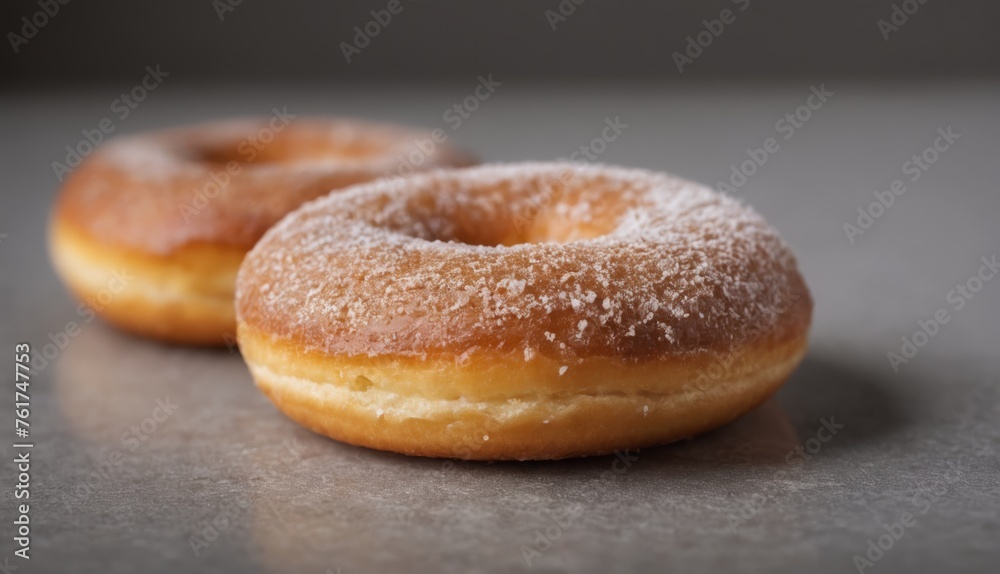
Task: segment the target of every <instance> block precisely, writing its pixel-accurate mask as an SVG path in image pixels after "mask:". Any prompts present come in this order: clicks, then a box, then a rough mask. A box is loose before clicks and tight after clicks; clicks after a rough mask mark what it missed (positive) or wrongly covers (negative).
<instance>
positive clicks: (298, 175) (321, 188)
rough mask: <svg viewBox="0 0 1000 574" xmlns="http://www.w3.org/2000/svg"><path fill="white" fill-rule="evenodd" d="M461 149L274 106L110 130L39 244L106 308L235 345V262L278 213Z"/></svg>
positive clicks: (130, 327) (172, 335) (135, 325)
mask: <svg viewBox="0 0 1000 574" xmlns="http://www.w3.org/2000/svg"><path fill="white" fill-rule="evenodd" d="M470 163H471V160H470V159H469V158H468V157H467V156H465V155H463V154H461V153H459V152H457V151H455V150H453V149H451V148H450V147H448V146H447V145H444V142H442V141H441V139H440V138H437V139H432V137H431V134H429V133H424V132H422V131H417V130H412V129H407V128H400V127H395V126H388V125H380V124H372V123H364V122H360V121H355V120H346V119H333V118H302V119H299V118H291V117H288V116H285V115H282V114H276V115H275V116H273V117H271V118H261V119H244V120H229V121H223V122H215V123H208V124H203V125H197V126H191V127H185V128H177V129H172V130H166V131H162V132H156V133H148V134H140V135H134V136H126V137H119V138H115V139H113V140H111V141H110V142H108V143H107V144H106V145H104V146H102V147H100V148H99V149H98V150H96V151H95V152H94V153H93V154H91V155H90V156H89V157H88V158H87V159H86V160H85V161H84V162H83V163H82V164H81V165H80V166H79V167H77V168H76V170H75V171H73V172H72V173H71V174H70V176H69V177H68V178H67V179H66V181H65V182H64V185H63V186H62V189H61V190H60V193H59V195H58V198H57V200H56V202H55V205H54V209H53V212H52V216H51V220H50V225H49V250H50V254H51V258H52V260H53V264H54V267H55V269H56V272H57V274H58V275H59V276H60V277H61V278H62V280H63V282H64V283H65V284H66V285H67V286H68V288H69V290H70V291H71V292H72V293H73V294H74V295H75V296H76V297H77V298H78V299H79V300H80V301H82V302H84V303H85V304H87V305H88V306H89V307H90V308H91V309H92V310H93V311H94V312H95V313H97V314H99V315H100V316H101V317H102V318H104V319H105V320H107V321H108V322H110V323H112V324H114V325H116V326H118V327H121V328H123V329H125V330H127V331H131V332H132V333H135V334H139V335H143V336H146V337H151V338H154V339H160V340H162V341H167V342H172V343H180V344H192V345H219V344H224V343H225V344H229V345H235V330H236V319H235V312H234V309H233V298H234V291H235V280H236V272H237V270H238V269H239V265H240V262H241V261H242V260H243V256H244V255H245V254H246V252H247V251H249V250H250V248H251V247H253V245H254V243H256V241H257V240H258V239H260V237H261V235H263V234H264V232H265V231H266V230H267V229H268V228H269V227H271V226H272V225H274V224H275V223H276V222H277V221H278V220H280V219H281V218H282V217H283V216H284V215H285V214H287V213H288V212H290V211H292V210H293V209H295V208H296V207H298V206H299V205H300V204H302V203H303V202H305V201H307V200H310V199H313V198H316V197H319V196H320V195H323V194H326V193H329V192H330V191H331V190H334V189H339V188H343V187H346V186H350V185H352V184H356V183H360V182H366V181H370V180H373V179H376V178H380V177H381V178H385V179H387V180H389V181H393V182H395V181H397V180H399V179H401V178H400V177H398V176H399V175H401V174H406V173H407V172H409V171H415V170H425V169H429V168H434V167H444V166H463V165H469V164H470Z"/></svg>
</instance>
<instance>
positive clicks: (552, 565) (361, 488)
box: [0, 78, 1000, 574]
mask: <svg viewBox="0 0 1000 574" xmlns="http://www.w3.org/2000/svg"><path fill="white" fill-rule="evenodd" d="M137 79H138V78H137ZM171 80H172V78H171V79H167V80H166V81H165V83H164V84H163V85H162V86H161V87H159V88H157V89H156V90H154V91H153V92H151V93H149V95H148V97H147V98H146V100H145V101H143V102H142V103H141V104H140V105H139V106H137V108H136V109H135V110H132V111H131V113H130V114H129V116H128V117H126V118H120V117H119V114H118V113H116V112H114V111H113V108H112V106H113V101H114V100H115V98H117V97H118V96H119V94H120V93H121V92H123V91H126V90H129V89H131V86H104V87H99V88H94V89H92V90H88V91H86V92H83V93H74V94H70V93H66V92H60V91H50V92H31V93H16V92H6V93H0V125H2V126H3V127H4V137H3V138H0V171H2V174H3V189H2V194H3V199H2V209H0V234H3V235H0V269H2V273H0V297H2V298H0V301H2V311H3V322H2V327H0V328H2V333H0V335H2V337H0V339H2V348H3V349H4V350H3V353H4V356H6V357H7V359H5V362H4V365H5V367H4V373H5V374H4V375H3V381H4V384H5V386H6V387H7V388H8V389H10V388H11V386H12V384H13V381H12V375H11V372H12V364H11V363H12V362H13V359H12V357H11V356H12V355H13V345H14V343H15V342H20V341H29V342H31V343H32V344H33V345H34V346H35V347H36V348H38V349H41V348H42V347H43V346H44V345H45V344H46V343H49V342H50V341H52V340H61V341H62V343H63V347H64V348H62V349H61V350H59V351H58V352H55V353H54V357H53V358H52V359H51V360H48V361H44V362H39V364H38V365H37V366H38V367H39V368H38V369H37V372H36V373H35V374H34V376H33V382H32V385H31V396H32V405H33V406H32V409H33V410H32V414H31V433H32V434H31V439H32V441H33V443H34V447H33V449H32V450H31V460H32V463H33V464H32V466H31V489H32V490H31V503H32V504H31V513H30V517H31V533H32V543H31V556H32V558H31V560H30V561H25V560H22V559H20V558H15V557H14V556H13V554H12V553H13V551H14V546H13V540H12V537H13V527H12V526H11V521H12V519H13V516H14V514H15V512H14V503H15V502H20V501H15V499H14V496H13V490H14V483H15V480H16V475H17V472H16V470H15V469H16V465H15V463H14V462H13V456H14V454H13V449H12V448H11V444H12V440H13V429H12V427H13V426H14V422H13V410H14V409H13V404H8V405H7V406H5V407H3V408H0V428H4V429H8V430H6V431H4V432H5V433H8V432H9V433H10V434H9V435H7V436H8V437H9V439H5V440H4V441H3V443H4V447H3V448H4V454H3V461H4V463H3V473H2V475H0V476H2V477H3V481H4V483H5V484H4V485H3V486H2V488H0V491H2V495H0V496H2V499H3V501H4V504H3V516H2V518H3V520H2V523H3V524H5V525H6V526H0V531H2V535H0V541H2V542H0V551H2V554H0V565H2V564H3V557H7V558H8V560H9V563H10V564H12V565H15V566H18V567H19V569H18V572H19V573H26V572H55V571H68V570H70V569H72V570H73V571H78V572H135V571H141V572H150V573H151V572H237V571H238V572H313V573H316V574H323V573H324V572H340V573H344V574H348V573H353V572H379V571H416V572H434V571H446V572H470V571H484V572H485V571H489V572H519V571H525V570H534V571H538V572H555V571H575V572H626V571H670V572H672V571H684V572H720V571H747V572H751V571H774V572H813V573H816V574H819V573H826V572H845V573H846V572H857V571H858V568H857V566H856V563H855V556H859V557H861V558H864V559H866V560H871V562H872V564H871V565H870V566H868V567H866V568H864V571H866V572H880V573H889V572H986V571H996V570H995V569H996V564H997V563H998V562H1000V463H998V458H997V456H998V452H997V451H998V448H1000V356H998V355H1000V354H998V352H997V351H998V341H1000V336H998V335H1000V304H998V303H1000V278H998V279H996V280H993V281H985V282H982V283H981V285H979V286H980V289H979V291H978V292H976V293H971V292H970V295H972V298H971V299H965V300H964V303H962V304H961V307H959V304H958V303H957V299H956V297H959V296H958V295H956V294H955V293H951V292H952V290H954V289H956V286H958V285H960V284H963V285H964V284H967V283H969V280H970V278H972V277H973V276H974V275H975V274H976V273H977V271H978V270H979V268H980V265H981V262H980V260H981V258H982V257H987V258H989V257H991V256H993V255H1000V224H998V222H997V217H998V215H1000V191H998V185H997V168H998V161H997V160H998V152H1000V108H998V105H1000V85H998V84H953V85H949V86H947V87H946V86H941V85H903V86H872V85H857V84H844V85H836V84H835V83H833V82H826V83H825V89H826V90H827V91H832V92H833V95H832V96H828V97H827V98H826V99H827V101H826V102H825V103H822V105H820V106H818V109H816V110H810V111H809V114H808V115H809V116H810V117H809V119H808V120H806V121H805V122H801V123H799V126H800V127H797V128H795V129H794V130H793V131H792V133H791V134H789V128H788V127H787V126H788V125H790V124H788V123H785V124H781V123H778V122H779V121H780V120H782V118H784V116H785V114H787V113H792V114H794V113H796V110H797V108H799V106H802V105H808V102H809V100H808V97H809V95H810V85H809V84H802V85H798V84H786V85H780V86H771V87H767V86H744V85H733V86H728V85H717V86H704V87H701V88H687V89H684V90H675V89H668V88H659V87H656V86H626V87H622V88H620V89H612V88H610V87H602V88H589V87H586V86H565V85H564V86H530V85H529V86H517V85H513V84H510V85H508V84H507V83H506V82H503V79H502V78H497V80H498V81H501V86H500V87H499V88H498V89H497V90H496V92H495V93H494V94H493V95H492V96H491V97H490V98H489V99H488V100H485V101H482V102H481V103H480V104H479V107H478V109H477V110H476V111H475V112H473V113H471V114H470V116H469V117H468V118H467V119H465V120H464V121H463V122H462V125H461V126H458V127H454V125H453V123H449V122H448V121H446V119H445V118H444V113H445V111H446V110H447V109H448V108H450V107H451V106H452V104H454V103H455V102H459V101H461V100H462V99H463V98H465V97H466V96H468V95H470V94H471V93H472V91H473V89H474V88H475V84H476V82H475V80H474V79H471V78H470V81H469V83H468V85H463V84H455V85H448V86H439V87H436V88H433V89H432V88H426V89H415V88H391V87H386V88H383V89H378V90H367V91H365V90H360V89H358V90H354V89H327V88H322V87H315V86H314V87H284V88H282V87H277V86H271V87H266V88H263V87H242V88H237V87H232V88H215V89H194V88H193V87H191V86H185V85H182V79H177V83H176V85H175V84H173V83H171ZM821 83H822V82H817V83H816V84H815V86H817V87H819V86H820V84H821ZM812 102H813V103H814V104H816V103H817V102H818V100H817V99H815V98H814V99H813V100H812ZM275 106H277V107H279V108H280V107H287V109H288V111H289V112H292V113H298V114H309V113H338V114H350V115H359V116H367V117H375V118H381V119H385V120H390V121H401V122H407V123H415V124H421V125H426V126H428V127H442V128H443V129H445V130H446V132H447V134H448V135H449V138H451V139H453V141H455V142H456V143H459V144H461V145H464V146H466V147H468V148H470V149H473V150H475V151H476V152H478V153H479V154H480V155H481V157H483V158H484V159H489V160H496V161H515V160H527V159H556V158H560V157H567V156H569V155H570V154H571V153H572V152H573V151H574V150H576V149H578V148H579V147H580V146H581V145H585V144H587V143H588V142H590V140H591V139H593V138H595V137H599V136H600V132H601V129H602V127H603V125H604V122H605V118H615V117H620V120H621V121H622V122H625V123H627V124H628V126H629V127H628V128H627V129H626V130H625V131H624V133H623V134H622V135H621V137H620V138H619V139H618V140H616V141H615V142H612V143H610V144H608V146H607V150H606V151H605V152H604V153H602V154H601V155H600V158H599V160H600V161H602V162H607V163H619V164H624V165H632V166H640V167H646V168H652V169H659V170H665V171H671V172H673V173H676V174H678V175H681V176H684V177H687V178H690V179H694V180H699V181H703V182H706V183H709V184H715V182H716V181H718V180H721V179H724V178H728V177H729V175H730V173H731V169H730V166H731V165H739V164H740V163H742V162H743V161H744V160H746V159H748V157H749V156H747V151H746V150H747V149H748V148H757V147H760V146H762V145H763V142H764V141H765V140H766V139H767V138H769V137H775V138H776V141H777V143H778V144H779V149H778V150H777V151H776V152H774V153H773V154H770V155H769V157H768V158H767V161H766V162H765V163H764V165H763V166H761V167H760V168H758V169H756V173H754V174H753V175H751V176H749V177H748V178H747V181H746V183H745V185H742V186H741V187H740V188H739V189H738V190H736V195H739V196H741V197H743V198H745V199H746V200H747V201H748V202H749V203H751V204H752V205H753V206H754V207H755V208H757V209H758V210H759V211H760V212H761V213H762V214H764V215H765V217H767V218H768V219H769V221H771V222H772V223H773V224H774V225H775V226H776V227H777V228H779V229H780V230H781V232H782V233H783V235H784V236H785V237H786V239H787V240H788V241H789V243H791V245H792V247H793V248H794V249H795V251H796V253H797V255H798V257H799V261H800V265H801V267H802V269H803V271H804V273H805V276H806V278H807V280H808V282H809V285H810V287H811V289H812V291H813V294H814V297H815V300H816V311H815V316H814V325H813V329H812V334H811V335H812V337H811V340H812V344H811V348H810V352H809V355H808V357H807V358H806V360H805V362H804V363H803V364H802V366H801V367H800V368H799V369H798V371H797V372H796V373H795V374H794V375H793V376H792V378H791V380H789V382H788V384H787V385H786V386H785V387H784V388H783V389H782V390H781V391H780V392H779V393H778V395H777V396H776V397H775V398H773V399H771V400H770V401H768V402H767V403H766V404H765V405H763V406H762V407H760V408H758V409H757V410H755V411H754V412H752V413H751V414H749V415H747V416H746V417H744V418H742V419H741V420H739V421H737V422H735V423H733V424H731V425H729V426H727V427H724V428H722V429H719V430H717V431H714V432H711V433H709V434H706V435H704V436H701V437H698V438H695V439H692V440H688V441H684V442H681V443H678V444H674V445H670V446H666V447H661V448H654V449H643V450H642V451H641V452H636V453H628V455H627V456H626V455H623V456H622V457H614V456H608V457H597V458H587V459H578V460H569V461H562V462H550V463H542V462H529V463H500V464H483V463H466V462H460V461H442V460H433V459H420V458H407V457H403V456H397V455H394V454H390V453H383V452H376V451H371V450H366V449H361V448H355V447H351V446H347V445H343V444H338V443H336V442H333V441H331V440H328V439H325V438H323V437H319V436H316V435H313V434H311V433H309V432H308V431H305V430H304V429H302V428H300V427H298V426H297V425H296V424H294V423H292V422H291V421H290V420H288V419H286V418H284V417H283V416H282V415H281V414H280V413H279V412H278V411H277V410H276V409H275V408H273V407H272V406H271V405H270V404H269V403H268V401H267V400H266V399H265V398H264V397H263V396H262V395H261V394H260V393H259V392H258V391H257V390H256V389H255V388H254V386H253V383H252V381H251V379H250V376H249V374H248V373H247V370H246V368H245V367H244V366H243V364H242V362H241V360H240V357H239V355H238V354H237V353H234V352H227V351H225V350H221V351H206V350H192V349H186V348H180V347H170V346H164V345H160V344H156V343H152V342H148V341H143V340H139V339H135V338H132V337H129V336H127V335H123V334H121V333H118V332H116V331H115V330H113V329H112V328H110V327H107V326H105V325H104V324H101V323H100V321H92V322H86V321H85V318H83V317H81V315H80V314H79V313H78V310H77V307H76V303H75V302H73V301H72V300H71V299H70V298H69V297H68V296H67V294H66V292H65V291H64V290H63V288H62V287H61V286H60V284H59V283H58V281H57V280H56V278H55V276H54V274H53V272H52V270H51V268H50V267H49V264H48V261H47V258H46V255H45V250H44V228H45V222H46V212H47V210H48V207H49V205H50V203H51V200H52V198H53V196H54V194H55V190H56V188H57V186H58V182H57V179H56V176H55V174H54V171H53V168H52V162H53V161H62V160H64V158H65V156H66V153H67V152H66V149H65V147H66V146H67V145H71V146H75V145H76V144H77V142H78V141H80V140H81V138H82V135H81V130H84V129H89V128H93V127H95V126H97V125H98V124H99V122H100V121H101V119H102V118H105V117H107V118H110V119H111V121H112V124H113V125H114V126H115V132H116V133H127V132H136V131H141V130H145V129H152V128H157V127H162V126H168V125H173V124H178V123H189V122H194V121H200V120H203V119H208V118H214V117H220V116H232V115H242V114H263V115H266V114H268V113H269V111H270V110H271V108H273V107H275ZM804 115H805V112H804V111H801V110H800V117H802V116H804ZM948 126H951V128H952V130H953V131H954V132H955V133H957V134H960V137H959V138H958V139H957V140H955V141H954V142H953V143H951V144H947V145H948V149H947V150H946V151H940V152H937V154H936V155H938V157H937V158H935V159H936V161H935V162H934V163H933V164H930V165H928V166H927V167H928V169H927V170H926V171H924V170H921V172H920V178H919V179H918V180H917V181H916V182H910V181H909V178H910V173H909V172H906V171H904V170H906V169H907V166H906V165H905V164H906V162H908V161H910V158H911V157H912V156H913V155H914V154H922V153H923V152H924V150H925V149H927V148H928V147H929V146H933V145H934V142H935V138H936V137H937V130H938V129H939V128H942V129H947V128H948ZM785 135H790V137H788V139H785ZM938 144H939V148H940V147H945V145H946V144H945V143H944V141H943V140H939V141H938ZM934 155H935V154H928V157H933V156H934ZM894 179H905V180H907V181H906V185H907V192H906V193H904V194H903V195H900V196H898V197H896V198H895V201H894V202H893V204H892V205H891V206H889V207H888V208H887V209H885V210H884V213H880V214H879V216H878V217H876V218H874V219H873V222H872V225H871V226H870V227H869V228H868V229H867V230H865V231H864V233H863V234H862V235H860V236H856V237H854V242H853V243H851V242H850V241H849V240H848V237H847V234H846V233H845V231H844V227H843V226H844V224H845V223H848V222H855V224H856V220H857V218H858V216H859V214H858V208H859V207H861V208H865V209H868V206H869V205H870V204H871V203H872V202H873V201H875V198H874V196H873V192H875V191H877V190H883V191H884V190H888V189H890V186H891V184H892V182H893V180H894ZM875 211H878V210H877V209H876V210H875ZM971 283H972V284H971V285H970V287H976V286H977V282H976V281H972V282H971ZM963 299H964V298H963ZM939 309H945V312H946V314H947V317H948V322H947V323H945V324H943V325H941V326H940V328H939V329H937V330H936V331H935V332H934V334H933V336H930V337H927V338H926V339H927V340H926V344H924V345H923V346H921V347H920V348H919V349H917V352H916V354H915V355H914V356H913V357H912V358H909V359H908V360H907V362H906V363H904V364H900V365H897V366H898V372H896V371H895V370H894V369H893V367H892V366H891V365H890V361H889V359H888V358H887V354H888V353H889V352H892V351H895V352H897V353H898V352H900V347H901V346H902V345H903V343H902V341H901V338H902V337H904V336H906V337H910V338H912V337H913V334H914V332H916V331H917V330H919V329H920V324H919V323H918V321H926V320H928V319H931V318H933V317H934V314H935V312H936V311H937V310H939ZM71 321H72V322H76V323H79V324H80V329H79V332H76V331H75V330H74V331H73V333H74V334H73V335H72V336H68V337H63V336H61V335H60V333H66V332H67V329H66V327H67V325H68V324H69V322H71ZM931 330H932V331H933V330H934V329H933V328H931ZM918 339H920V340H921V341H923V337H919V336H918ZM53 349H54V347H53ZM12 394H13V393H8V399H10V400H11V402H13V401H12V397H11V395H12ZM158 401H159V402H158ZM164 406H166V408H167V409H166V410H163V409H164ZM157 409H159V410H157ZM167 411H169V412H170V414H169V415H166V416H165V413H166V412H167ZM154 415H155V416H156V417H158V418H159V419H160V420H159V421H154V420H153V418H152V417H153V416H154ZM145 419H148V420H145ZM841 425H842V426H841ZM824 427H836V428H837V432H836V434H832V435H831V434H828V433H827V432H826V431H821V430H820V429H822V428H824ZM821 439H826V440H825V441H824V440H821ZM904 523H905V524H904ZM885 525H888V527H887V526H885ZM887 528H888V530H887ZM888 531H893V532H895V534H896V537H893V535H892V534H887V532H888ZM880 537H881V539H880ZM870 541H871V543H872V544H875V545H878V544H879V543H881V544H882V545H883V546H884V547H886V548H887V549H879V550H877V551H876V550H872V549H871V547H870ZM869 552H871V555H870V556H869V555H868V553H869Z"/></svg>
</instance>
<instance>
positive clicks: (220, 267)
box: [49, 219, 244, 345]
mask: <svg viewBox="0 0 1000 574" xmlns="http://www.w3.org/2000/svg"><path fill="white" fill-rule="evenodd" d="M49 249H50V253H51V257H52V261H53V264H54V265H55V268H56V271H57V272H58V274H59V276H60V277H61V278H62V279H63V281H64V282H65V283H66V285H67V286H68V287H69V289H70V291H71V292H72V293H73V294H74V295H75V296H76V298H77V299H78V300H79V301H81V302H82V303H84V304H86V305H87V306H89V307H90V308H91V309H93V310H94V312H95V313H96V314H97V315H98V316H100V317H101V318H103V319H105V320H106V321H108V322H109V323H112V324H114V325H116V326H117V327H119V328H121V329H124V330H126V331H129V332H132V333H135V334H137V335H142V336H145V337H150V338H153V339H158V340H161V341H166V342H170V343H181V344H190V345H223V344H233V343H234V342H235V333H236V329H235V327H236V320H235V314H234V311H233V289H234V284H235V278H236V272H237V270H238V269H239V265H240V261H242V259H243V255H244V253H243V250H242V249H239V248H234V247H229V246H220V245H209V244H189V245H186V246H184V247H183V248H181V249H177V250H175V251H173V252H172V253H170V254H168V255H159V254H149V253H144V252H141V251H137V250H134V249H127V248H122V247H117V246H109V245H107V244H105V243H102V242H100V241H98V240H96V239H94V238H93V237H90V236H89V235H88V234H87V233H86V232H83V231H81V230H79V229H77V228H75V227H74V226H73V224H71V223H68V222H66V221H62V220H60V219H55V220H53V222H52V224H51V226H50V239H49Z"/></svg>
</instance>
